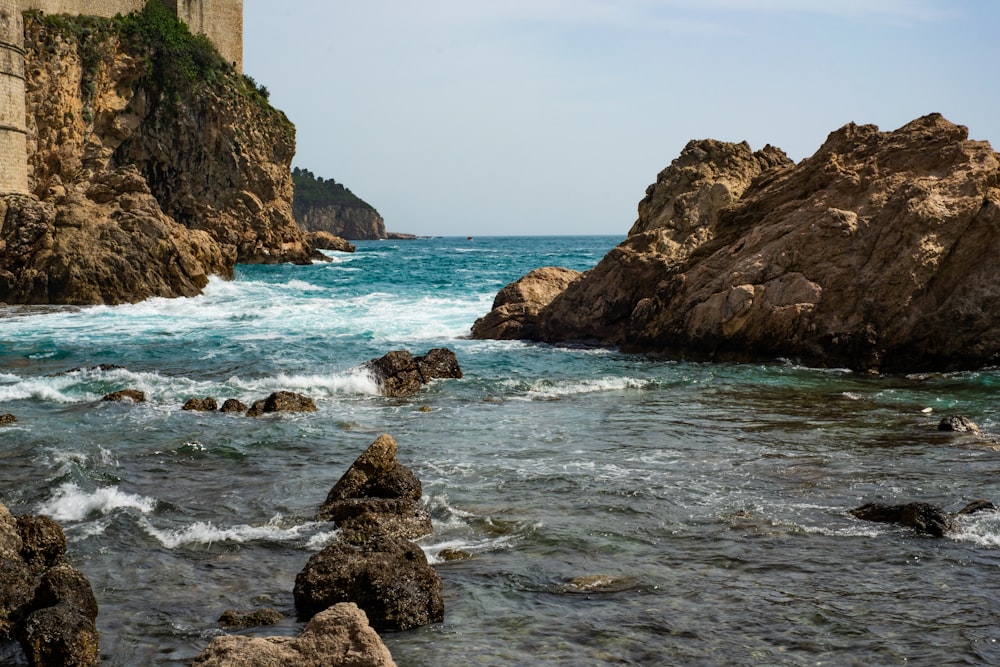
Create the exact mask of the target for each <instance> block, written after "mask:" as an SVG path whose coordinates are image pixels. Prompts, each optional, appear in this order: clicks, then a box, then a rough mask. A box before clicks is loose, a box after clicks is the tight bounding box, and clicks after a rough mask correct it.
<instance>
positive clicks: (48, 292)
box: [0, 13, 311, 304]
mask: <svg viewBox="0 0 1000 667" xmlns="http://www.w3.org/2000/svg"><path fill="white" fill-rule="evenodd" d="M25 46H26V51H27V55H26V61H27V81H26V88H27V108H28V115H27V127H28V160H29V165H28V171H29V187H30V189H31V190H32V191H33V193H34V194H35V195H36V196H37V197H38V198H39V201H37V202H34V201H32V200H30V199H28V198H24V197H8V198H6V199H5V202H4V206H3V207H2V209H3V210H2V211H0V212H2V213H3V218H2V223H3V226H2V230H0V244H2V246H3V251H2V254H0V301H8V302H17V303H77V304H85V303H121V302H130V301H138V300H141V299H144V298H148V297H151V296H189V295H193V294H197V293H198V292H199V291H200V289H201V288H202V287H204V285H205V284H206V283H207V277H208V275H210V274H218V275H222V276H227V277H228V276H231V275H232V272H233V266H234V263H235V262H284V261H292V262H306V261H308V259H309V256H310V254H311V251H310V249H309V247H308V246H307V245H306V244H305V242H304V241H303V237H302V233H301V231H300V230H299V229H298V227H297V226H296V225H295V223H294V220H293V218H292V214H291V197H292V183H291V174H290V164H291V159H292V156H293V152H294V127H293V126H292V125H291V123H289V122H288V120H287V119H286V118H285V117H284V115H283V114H281V113H280V112H278V111H275V110H274V109H272V108H271V107H270V106H269V105H267V104H266V101H265V100H264V99H263V97H262V96H261V95H260V93H259V92H258V91H257V89H256V87H254V86H253V85H251V84H250V82H249V81H248V80H247V79H245V78H244V77H242V75H239V74H237V73H235V72H233V71H232V70H231V69H220V70H218V71H216V72H214V74H213V77H212V78H211V79H210V80H205V81H198V82H195V83H193V84H192V85H190V86H188V87H186V88H184V89H177V88H171V87H170V86H169V85H168V83H165V82H169V78H165V77H164V76H163V72H162V71H159V70H160V69H161V68H162V65H163V63H162V62H161V61H159V60H157V57H158V55H157V53H156V52H155V49H154V47H152V46H150V45H148V44H144V43H143V42H142V41H141V40H137V39H136V38H135V36H134V35H132V36H131V37H130V36H128V35H123V33H122V31H121V28H120V22H116V21H115V20H103V19H91V18H72V19H67V18H48V19H42V18H41V17H40V16H38V15H34V14H31V13H29V14H28V15H27V18H26V21H25Z"/></svg>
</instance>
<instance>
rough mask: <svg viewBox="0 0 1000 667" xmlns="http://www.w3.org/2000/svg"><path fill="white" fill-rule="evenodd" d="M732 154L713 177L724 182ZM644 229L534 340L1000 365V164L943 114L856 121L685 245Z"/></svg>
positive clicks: (762, 178)
mask: <svg viewBox="0 0 1000 667" xmlns="http://www.w3.org/2000/svg"><path fill="white" fill-rule="evenodd" d="M737 152H740V151H736V150H735V149H733V150H732V151H723V152H721V153H717V154H716V156H723V159H721V160H719V159H716V158H714V157H712V156H711V155H708V156H707V157H706V160H707V161H708V162H709V163H711V164H709V165H705V167H706V169H709V170H715V171H717V172H718V174H722V175H725V174H731V173H732V167H733V166H734V165H733V164H731V160H729V159H728V157H725V156H731V155H735V154H736V153H737ZM727 164H729V166H727ZM741 164H742V165H743V167H749V166H750V162H749V161H748V160H743V161H741ZM735 166H736V171H737V172H741V171H743V167H740V166H739V165H738V164H737V165H735ZM712 178H718V176H714V177H712ZM710 180H711V179H710ZM720 180H730V179H720ZM674 185H677V186H678V188H677V190H678V192H681V191H684V187H683V185H682V184H681V183H680V181H677V182H675V183H674ZM706 187H708V190H709V191H711V189H712V187H713V186H711V185H710V184H707V183H701V184H700V185H698V184H694V187H691V188H688V189H687V190H686V192H687V193H688V195H690V197H694V199H697V197H696V196H695V194H694V193H696V192H697V191H704V190H705V188H706ZM727 187H728V185H727ZM690 197H689V200H690ZM679 199H682V198H681V197H673V198H664V199H663V202H664V206H663V207H661V209H660V212H659V213H657V212H652V213H650V214H648V215H647V216H646V217H647V218H658V217H659V216H660V215H661V214H662V215H666V217H667V218H671V216H672V215H673V213H672V212H671V211H673V212H674V213H675V212H676V210H674V204H673V203H670V202H676V201H678V200H679ZM647 201H648V198H647ZM666 209H671V211H668V210H666ZM677 210H681V211H683V210H685V207H684V206H680V207H679V209H677ZM681 217H682V218H683V217H684V216H681ZM706 219H711V216H709V217H708V218H706ZM635 231H636V233H634V234H633V235H631V236H630V237H629V238H628V239H627V240H626V241H624V242H623V243H622V244H621V245H620V246H619V247H617V248H615V249H614V250H612V251H611V252H610V253H609V254H608V255H607V256H606V257H605V258H604V260H602V261H601V263H600V264H599V265H598V266H597V267H595V268H594V269H592V270H591V271H589V272H587V273H586V274H584V276H582V277H581V278H580V279H579V280H577V281H575V282H573V283H572V284H570V285H569V286H568V287H567V288H566V290H565V291H563V292H562V293H561V294H560V295H559V296H557V297H556V298H555V299H553V300H552V302H551V303H550V304H549V305H548V306H547V307H545V308H544V309H543V310H542V312H541V313H540V314H539V316H538V320H539V325H538V326H539V331H540V333H539V334H538V336H537V338H540V339H543V340H547V341H550V342H568V341H589V342H596V343H599V344H604V345H617V346H620V347H621V348H622V349H623V350H626V351H635V352H650V353H656V354H662V355H668V356H671V357H680V358H692V359H714V360H743V361H755V360H763V361H767V360H773V359H775V358H778V357H784V358H789V359H794V360H797V361H800V362H802V363H806V364H809V365H814V366H840V367H850V368H854V369H858V370H878V371H889V372H897V371H899V372H902V371H919V370H953V369H968V368H977V367H981V366H985V365H992V364H996V363H998V362H1000V320H998V315H997V313H1000V284H998V283H997V281H996V280H995V274H996V258H997V257H998V256H1000V155H998V154H997V153H995V152H994V151H993V149H992V148H991V147H990V145H989V144H988V143H986V142H981V141H970V140H969V139H968V130H967V129H966V128H965V127H962V126H959V125H955V124H953V123H950V122H948V121H947V120H945V119H944V118H942V117H941V116H940V115H938V114H931V115H929V116H925V117H923V118H919V119H917V120H915V121H913V122H911V123H909V124H907V125H906V126H904V127H902V128H900V129H898V130H896V131H894V132H880V131H879V130H878V128H877V127H874V126H871V125H863V126H858V125H855V124H853V123H852V124H849V125H846V126H844V127H843V128H841V129H840V130H838V131H836V132H833V133H832V134H831V135H830V136H829V138H828V139H827V141H826V143H824V144H823V146H822V147H821V148H820V149H819V151H817V153H816V154H815V155H813V156H812V157H810V158H808V159H806V160H803V161H802V162H801V163H799V164H798V165H794V166H791V165H788V164H785V163H784V162H783V161H781V160H778V161H776V162H774V164H773V166H770V167H769V168H767V169H766V170H764V171H762V172H760V173H759V175H757V176H756V177H755V178H754V179H753V180H752V182H751V183H750V184H749V185H748V187H746V189H745V190H744V192H743V193H742V194H741V195H738V196H737V197H736V198H734V201H733V202H732V203H731V204H729V205H726V206H723V207H722V208H720V209H719V211H718V216H717V218H716V219H715V220H714V222H712V223H711V224H710V229H709V230H707V232H708V233H707V234H705V236H706V240H704V241H701V242H695V243H693V244H691V246H690V249H689V250H688V251H686V252H680V253H678V252H677V247H678V243H679V239H677V238H676V236H675V234H674V232H676V225H672V224H668V225H664V226H660V227H656V228H652V229H649V230H648V231H642V230H641V228H640V229H637V230H635ZM689 236H690V235H689Z"/></svg>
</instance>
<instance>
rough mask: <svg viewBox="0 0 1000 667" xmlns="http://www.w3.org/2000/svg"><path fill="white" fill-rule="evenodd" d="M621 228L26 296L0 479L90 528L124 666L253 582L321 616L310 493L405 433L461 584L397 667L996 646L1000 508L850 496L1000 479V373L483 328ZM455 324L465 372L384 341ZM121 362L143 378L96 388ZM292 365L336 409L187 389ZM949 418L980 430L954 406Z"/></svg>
mask: <svg viewBox="0 0 1000 667" xmlns="http://www.w3.org/2000/svg"><path fill="white" fill-rule="evenodd" d="M621 240H622V239H621V237H612V236H572V237H492V238H487V237H475V238H466V237H460V238H429V239H417V240H412V241H366V242H359V243H358V244H357V252H355V253H353V254H340V253H333V252H331V253H328V254H329V258H330V260H331V261H329V262H316V263H313V264H312V265H308V266H292V265H279V266H239V267H237V270H236V277H235V279H234V280H231V281H224V280H221V279H213V280H212V281H211V282H210V283H209V285H208V287H207V288H206V289H205V292H204V294H203V295H201V296H198V297H194V298H187V299H150V300H148V301H144V302H141V303H137V304H134V305H122V306H113V307H111V306H94V307H15V306H7V307H3V308H0V413H12V414H14V415H16V417H17V422H16V423H15V424H13V425H11V426H7V427H2V428H0V502H3V503H4V504H6V505H7V506H8V507H9V508H10V509H11V511H12V512H14V513H15V514H22V513H32V514H46V515H49V516H51V517H53V518H55V519H56V520H58V521H59V522H60V523H61V524H62V526H63V527H64V529H65V531H66V535H67V539H68V557H69V559H70V561H71V562H72V563H73V564H74V565H75V566H76V567H78V568H79V569H80V570H82V571H83V572H84V573H85V574H86V576H87V577H88V578H89V580H90V582H91V584H92V586H93V589H94V592H95V595H96V597H97V600H98V604H99V606H100V615H99V617H98V627H99V630H100V633H101V662H102V664H103V665H115V666H119V665H120V666H125V665H188V664H190V663H191V661H192V660H193V659H194V658H195V656H197V655H198V654H199V652H200V651H201V650H202V649H203V648H204V647H205V646H206V645H207V644H208V643H209V642H210V641H211V640H212V639H213V638H214V637H217V636H219V635H221V634H223V633H224V631H223V630H222V629H221V628H220V626H219V624H218V618H219V616H220V615H221V614H222V613H223V612H224V611H226V610H229V609H235V610H240V611H251V610H254V609H259V608H263V607H270V608H273V609H276V610H278V611H280V612H282V613H283V614H284V615H285V620H284V621H282V622H280V623H278V624H277V625H274V626H270V627H266V628H254V629H250V630H246V631H241V632H242V633H243V634H248V635H254V636H275V635H281V636H291V635H295V634H297V633H298V632H299V631H300V630H301V629H302V627H303V626H302V624H301V623H299V622H298V621H297V620H296V618H295V609H294V602H293V598H292V588H293V586H294V581H295V576H296V574H297V573H298V572H299V571H300V570H302V568H303V567H304V566H305V564H306V562H307V560H308V559H309V557H310V556H311V555H312V554H314V553H316V552H318V551H319V550H321V549H322V548H323V547H324V546H325V545H327V544H329V543H330V542H331V541H332V540H335V539H337V530H336V527H335V526H334V525H333V524H330V523H324V522H316V521H314V520H313V516H314V514H315V512H316V510H317V509H318V507H319V506H320V504H321V503H322V502H323V500H324V498H325V497H326V494H327V492H328V491H329V490H330V488H331V487H332V486H333V484H334V483H336V481H337V480H338V479H339V478H340V476H341V475H342V474H343V473H344V472H345V471H346V470H347V468H348V467H349V466H350V464H351V463H352V462H353V461H354V459H355V458H357V456H358V455H360V454H361V453H362V452H363V451H364V450H365V449H366V448H367V447H368V445H369V444H370V443H371V442H373V441H374V440H375V439H376V438H377V437H378V436H379V435H380V434H382V433H388V434H390V435H392V436H393V437H394V438H395V439H396V441H397V442H398V444H399V459H400V461H401V462H402V463H404V464H405V465H407V466H409V467H410V468H411V469H412V470H413V471H414V472H415V473H416V474H417V476H418V477H419V478H420V479H421V481H422V483H423V493H424V496H423V500H422V502H423V504H424V506H425V507H426V509H427V510H428V511H429V512H430V514H431V516H432V519H433V524H434V531H433V533H432V534H430V535H428V536H427V537H425V538H423V539H421V540H419V544H420V546H421V547H422V548H423V550H424V552H425V553H426V555H427V557H428V559H429V561H430V562H431V563H432V564H434V567H435V568H436V570H437V572H438V573H439V575H440V577H441V580H442V583H443V593H444V602H445V619H444V622H443V623H439V624H435V625H431V626H428V627H424V628H420V629H417V630H413V631H408V632H393V633H385V634H384V635H383V639H384V641H385V643H386V645H387V646H388V647H389V649H390V651H391V652H392V654H393V656H394V658H395V660H396V662H397V663H398V664H399V665H400V666H401V667H413V666H424V667H443V666H455V667H460V666H466V665H497V666H506V665H526V664H530V665H566V666H569V665H573V666H576V665H643V666H645V665H903V664H905V665H945V664H947V665H978V664H1000V644H998V640H1000V513H996V512H985V513H982V514H978V515H973V516H968V517H962V518H961V519H960V520H958V522H957V530H956V532H955V533H954V534H953V535H951V536H949V537H945V538H933V537H927V536H922V535H918V534H916V533H915V532H914V531H913V530H911V529H908V528H903V527H900V526H895V525H890V524H876V523H868V522H864V521H860V520H858V519H855V518H854V517H853V516H852V515H850V514H849V510H850V509H851V508H854V507H857V506H859V505H861V504H864V503H867V502H885V503H903V502H912V501H920V502H929V503H934V504H938V505H941V506H942V507H944V508H945V509H946V510H948V511H957V510H958V509H960V508H961V507H963V506H964V505H965V504H966V503H968V502H970V501H972V500H975V499H980V498H985V499H991V500H995V501H998V502H1000V444H997V443H998V442H1000V440H998V439H997V437H995V436H994V435H991V434H994V433H995V434H998V436H1000V424H998V408H1000V371H998V370H981V371H975V372H964V373H942V374H933V373H932V374H920V375H910V376H907V375H888V376H878V375H870V374H865V373H854V372H851V371H849V370H845V369H815V368H806V367H803V366H801V365H798V364H797V363H796V362H795V360H794V359H773V360H768V361H766V362H765V363H756V364H712V363H692V362H686V361H683V360H673V359H663V358H655V357H648V356H637V355H633V354H623V353H620V352H618V351H616V350H614V349H594V348H588V347H556V346H551V345H543V344H535V343H529V342H520V341H513V342H512V341H479V340H472V339H470V338H469V330H470V327H471V326H472V324H473V322H474V321H475V320H476V318H478V317H481V316H483V315H485V314H486V313H487V312H488V311H489V310H490V307H491V304H492V301H493V298H494V296H495V295H496V293H497V291H499V290H500V289H501V288H502V287H503V286H504V285H505V284H507V283H509V282H510V281H512V280H515V279H516V278H518V277H520V276H521V275H523V274H525V273H526V272H528V271H529V270H531V269H534V268H537V267H541V266H553V265H555V266H565V267H569V268H574V269H580V270H585V269H588V268H591V267H593V266H594V265H595V264H596V263H597V262H598V261H600V259H601V258H602V257H603V256H604V254H605V253H607V252H608V251H609V250H610V249H611V248H612V247H614V245H615V244H616V243H618V242H619V241H621ZM437 347H448V348H450V349H452V350H453V351H454V352H455V353H456V355H457V357H458V360H459V363H460V364H461V366H462V369H463V371H464V377H463V378H462V379H460V380H456V379H450V380H438V381H435V382H434V383H432V384H431V385H429V386H427V387H426V388H425V389H424V390H422V391H421V392H419V393H418V394H416V395H415V396H412V397H410V398H405V399H399V398H385V397H382V396H380V395H379V394H378V391H377V387H376V385H375V383H374V382H373V380H372V378H371V377H370V376H369V375H368V374H367V373H366V372H365V371H364V369H363V364H364V362H365V361H367V360H370V359H374V358H377V357H380V356H382V355H383V354H385V353H387V352H389V351H391V350H409V351H411V352H412V353H414V354H416V355H418V354H424V353H426V352H427V351H428V350H430V349H432V348H437ZM102 365H104V366H102ZM120 389H138V390H141V391H143V392H145V394H146V397H147V401H146V402H145V403H141V404H132V403H107V402H102V401H101V400H100V399H101V397H102V396H103V395H105V394H107V393H109V392H113V391H117V390H120ZM279 390H290V391H295V392H299V393H303V394H306V395H308V396H310V397H311V398H313V399H314V401H315V402H316V405H317V407H318V410H317V411H316V412H314V413H301V414H279V415H270V416H265V417H261V418H256V419H255V418H249V417H246V416H243V415H233V414H221V413H197V412H186V411H182V410H181V406H182V405H183V404H184V403H185V402H186V401H187V400H188V399H190V398H193V397H205V396H212V397H215V398H216V399H217V400H218V401H219V402H220V403H221V402H222V401H223V400H225V399H227V398H237V399H239V400H241V401H243V402H244V403H247V404H249V403H251V402H252V401H254V400H256V399H260V398H264V397H266V396H267V395H268V394H270V393H271V392H274V391H279ZM951 415H964V416H966V417H968V418H969V419H971V420H973V421H974V422H976V423H978V424H979V425H980V427H981V428H982V431H983V433H982V435H981V436H979V437H977V436H973V435H970V434H956V433H943V432H940V431H938V430H937V425H938V422H939V421H940V420H941V419H942V418H943V417H946V416H951ZM455 553H459V554H462V555H464V556H465V558H462V559H459V560H448V559H446V558H445V554H455ZM6 659H7V660H9V661H13V662H14V664H16V659H15V658H10V657H8V658H6Z"/></svg>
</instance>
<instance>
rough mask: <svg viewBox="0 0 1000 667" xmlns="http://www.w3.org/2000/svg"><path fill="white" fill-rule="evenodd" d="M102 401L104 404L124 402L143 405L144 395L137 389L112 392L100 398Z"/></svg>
mask: <svg viewBox="0 0 1000 667" xmlns="http://www.w3.org/2000/svg"><path fill="white" fill-rule="evenodd" d="M101 400H102V401H105V402H109V403H110V402H118V403H121V402H125V401H132V402H133V403H145V402H146V393H145V392H143V391H139V390H138V389H122V390H121V391H113V392H111V393H110V394H105V395H104V396H103V397H101Z"/></svg>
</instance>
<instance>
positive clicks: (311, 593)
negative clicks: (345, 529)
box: [293, 535, 444, 630]
mask: <svg viewBox="0 0 1000 667" xmlns="http://www.w3.org/2000/svg"><path fill="white" fill-rule="evenodd" d="M293 594H294V597H295V608H296V610H298V614H299V617H300V619H303V620H305V619H309V618H312V616H313V615H315V614H317V613H319V612H320V611H322V610H324V609H326V608H327V607H330V606H331V605H334V604H337V603H340V602H354V603H355V604H357V605H358V606H359V607H361V608H362V609H363V610H364V611H365V613H366V614H367V615H368V619H369V622H370V623H371V625H372V627H373V628H375V629H376V630H409V629H412V628H416V627H420V626H423V625H428V624H430V623H437V622H440V621H442V620H444V600H443V598H442V596H441V580H440V579H439V578H438V575H437V573H436V572H435V571H434V568H432V567H431V566H430V565H428V563H427V557H426V556H425V555H424V552H423V550H421V548H420V547H419V546H417V545H416V544H414V543H412V542H410V541H408V540H405V539H401V538H396V537H390V536H387V535H381V536H378V537H376V538H375V539H373V540H371V541H369V542H367V543H365V544H362V545H351V544H346V543H343V542H336V543H334V544H331V545H329V546H327V547H326V548H325V549H323V550H322V551H320V552H319V553H317V554H314V555H313V556H312V557H311V558H310V559H309V562H308V563H307V564H306V566H305V568H304V569H303V570H302V571H301V572H299V574H298V576H296V578H295V589H294V591H293Z"/></svg>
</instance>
